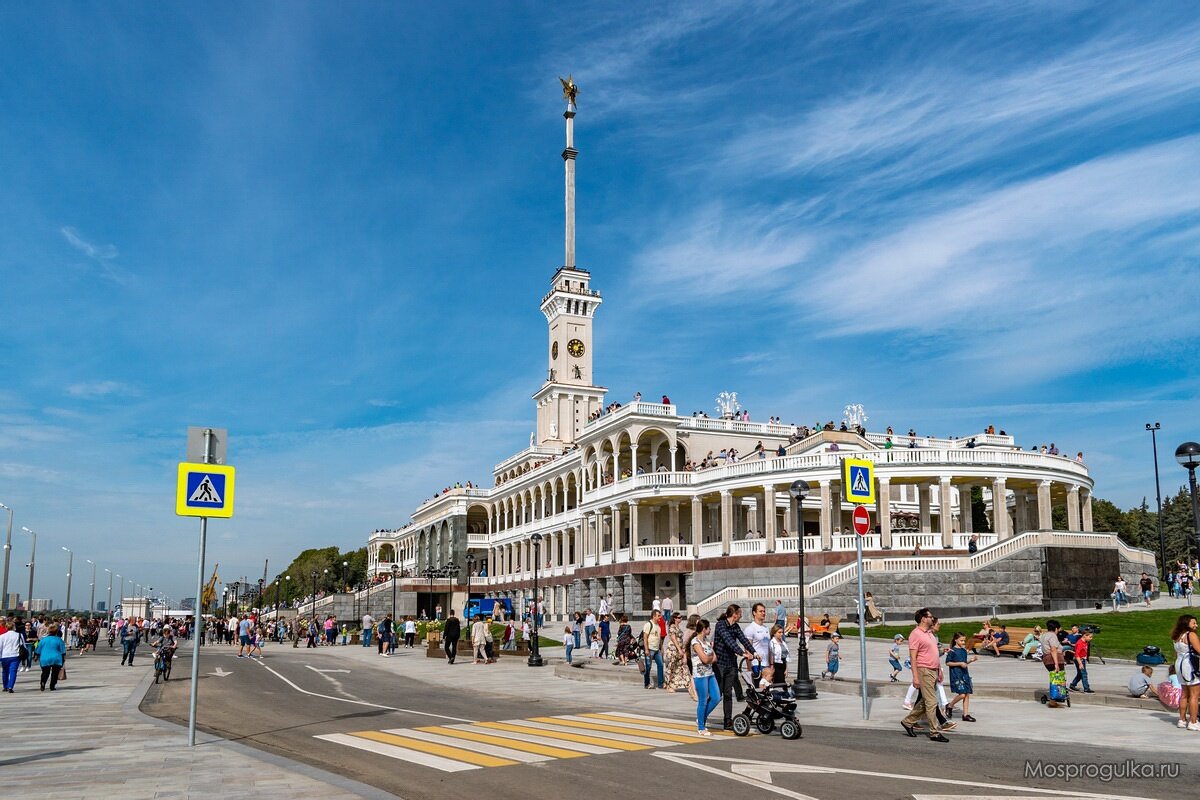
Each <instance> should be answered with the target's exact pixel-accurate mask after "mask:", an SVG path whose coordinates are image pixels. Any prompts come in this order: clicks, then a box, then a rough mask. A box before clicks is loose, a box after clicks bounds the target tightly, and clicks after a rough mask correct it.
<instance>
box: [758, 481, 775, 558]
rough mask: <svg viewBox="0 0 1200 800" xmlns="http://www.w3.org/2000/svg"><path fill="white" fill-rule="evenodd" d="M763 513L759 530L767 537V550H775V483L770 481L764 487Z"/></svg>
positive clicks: (771, 551)
mask: <svg viewBox="0 0 1200 800" xmlns="http://www.w3.org/2000/svg"><path fill="white" fill-rule="evenodd" d="M762 505H763V513H762V514H760V515H759V518H760V519H761V520H762V527H761V528H759V531H760V532H761V533H762V534H763V535H764V536H766V537H767V552H768V553H774V552H775V485H774V484H771V483H768V484H767V485H766V486H764V487H763V500H762Z"/></svg>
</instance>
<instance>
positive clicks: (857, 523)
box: [854, 506, 871, 536]
mask: <svg viewBox="0 0 1200 800" xmlns="http://www.w3.org/2000/svg"><path fill="white" fill-rule="evenodd" d="M854 532H855V533H857V534H858V535H859V536H866V535H867V534H868V533H870V532H871V515H870V514H869V513H868V512H867V507H866V506H855V507H854Z"/></svg>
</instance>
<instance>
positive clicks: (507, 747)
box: [389, 725, 587, 762]
mask: <svg viewBox="0 0 1200 800" xmlns="http://www.w3.org/2000/svg"><path fill="white" fill-rule="evenodd" d="M398 732H399V731H389V733H398ZM417 732H421V733H424V734H426V735H427V736H429V735H434V736H437V739H436V740H431V741H441V742H442V743H443V744H458V743H456V742H455V741H454V740H455V739H459V740H464V739H465V740H467V741H471V742H477V743H478V744H477V745H476V746H475V748H474V749H475V750H478V751H479V752H481V753H486V752H488V751H487V750H484V749H482V748H483V747H487V746H489V745H495V746H496V747H495V748H494V749H496V750H501V751H502V752H498V753H492V755H497V756H503V757H505V758H515V759H517V760H524V761H531V762H532V761H549V760H551V759H553V758H579V757H580V756H584V755H587V753H581V752H579V751H577V750H564V749H563V748H561V747H551V746H550V745H546V744H536V743H534V742H521V741H516V740H514V739H511V738H509V737H505V736H496V735H494V734H488V733H479V732H478V731H473V730H467V729H461V728H460V729H457V730H456V729H454V728H446V727H442V726H440V725H434V726H430V727H428V728H417V730H416V731H410V732H409V733H410V735H413V736H415V735H416V733H417ZM514 751H515V752H514Z"/></svg>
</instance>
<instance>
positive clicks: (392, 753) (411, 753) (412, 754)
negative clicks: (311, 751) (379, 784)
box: [314, 733, 479, 772]
mask: <svg viewBox="0 0 1200 800" xmlns="http://www.w3.org/2000/svg"><path fill="white" fill-rule="evenodd" d="M314 738H317V739H322V740H324V741H326V742H333V743H334V744H344V745H346V746H347V747H353V748H355V749H358V750H365V751H367V752H368V753H375V754H377V755H381V756H387V757H388V758H394V759H396V760H397V761H403V762H405V763H407V764H416V765H419V766H422V767H429V768H430V769H439V770H441V771H442V772H464V771H466V770H469V769H479V767H477V766H475V765H474V764H464V763H463V762H461V761H455V760H453V759H449V758H440V757H438V756H435V755H430V754H429V753H422V752H419V751H417V750H409V749H407V748H405V747H396V746H394V745H390V744H384V743H382V742H375V741H371V740H369V739H363V738H360V737H357V736H351V735H349V734H346V733H323V734H320V735H318V736H316V737H314Z"/></svg>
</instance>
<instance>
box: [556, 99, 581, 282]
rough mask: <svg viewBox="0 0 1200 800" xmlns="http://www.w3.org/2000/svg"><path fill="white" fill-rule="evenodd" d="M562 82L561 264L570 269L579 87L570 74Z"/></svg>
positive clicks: (571, 263)
mask: <svg viewBox="0 0 1200 800" xmlns="http://www.w3.org/2000/svg"><path fill="white" fill-rule="evenodd" d="M558 80H559V82H560V83H562V89H563V99H564V100H566V101H567V110H566V111H564V112H563V118H564V119H566V121H567V147H566V149H564V150H563V152H562V157H563V165H564V166H565V168H566V179H567V222H566V260H565V261H564V263H563V266H565V267H568V268H570V269H574V267H575V156H577V155H579V151H578V150H576V149H575V96H576V95H577V94H579V87H578V86H576V85H575V81H574V80H573V79H572V77H571V76H570V75H568V76H567V77H566V78H565V79H564V78H559V79H558Z"/></svg>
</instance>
